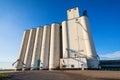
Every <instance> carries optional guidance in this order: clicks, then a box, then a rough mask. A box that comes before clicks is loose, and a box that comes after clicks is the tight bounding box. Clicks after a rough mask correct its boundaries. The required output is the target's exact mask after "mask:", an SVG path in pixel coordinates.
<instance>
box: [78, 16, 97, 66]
mask: <svg viewBox="0 0 120 80" xmlns="http://www.w3.org/2000/svg"><path fill="white" fill-rule="evenodd" d="M80 19H81V25H82V27H83V28H84V29H83V30H84V31H83V35H84V42H85V47H86V55H87V62H88V68H99V66H98V65H99V61H98V56H97V53H96V50H95V46H94V43H93V39H92V34H91V31H90V25H89V21H88V17H87V16H82V17H81V18H80Z"/></svg>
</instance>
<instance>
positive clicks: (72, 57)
mask: <svg viewBox="0 0 120 80" xmlns="http://www.w3.org/2000/svg"><path fill="white" fill-rule="evenodd" d="M67 15H68V20H66V21H63V22H62V23H61V24H58V23H52V24H51V25H44V26H43V27H38V28H34V29H30V30H26V31H25V32H24V35H23V39H22V43H21V47H20V51H19V57H18V60H17V66H16V70H21V69H23V70H29V69H31V70H38V69H40V70H48V69H49V70H56V69H82V70H84V69H98V68H99V59H98V58H99V57H98V55H97V53H96V50H95V46H94V42H93V39H92V34H91V31H90V25H89V21H88V16H87V11H83V15H82V16H80V15H79V10H78V7H75V8H73V9H69V10H67Z"/></svg>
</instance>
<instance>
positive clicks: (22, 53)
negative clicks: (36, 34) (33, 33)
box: [16, 30, 30, 70]
mask: <svg viewBox="0 0 120 80" xmlns="http://www.w3.org/2000/svg"><path fill="white" fill-rule="evenodd" d="M29 33H30V31H29V30H25V31H24V34H23V38H22V42H21V46H20V51H19V56H18V60H17V64H16V70H22V68H23V62H24V57H25V53H26V48H27V44H28V38H29Z"/></svg>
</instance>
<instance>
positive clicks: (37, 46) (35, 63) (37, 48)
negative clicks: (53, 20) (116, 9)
mask: <svg viewBox="0 0 120 80" xmlns="http://www.w3.org/2000/svg"><path fill="white" fill-rule="evenodd" d="M42 35H43V28H40V27H38V28H37V29H36V36H35V43H34V49H33V56H32V62H31V66H32V67H31V70H37V69H39V65H40V56H41V45H42Z"/></svg>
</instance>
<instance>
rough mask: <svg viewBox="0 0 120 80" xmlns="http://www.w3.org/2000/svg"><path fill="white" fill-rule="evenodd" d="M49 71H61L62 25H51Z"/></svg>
mask: <svg viewBox="0 0 120 80" xmlns="http://www.w3.org/2000/svg"><path fill="white" fill-rule="evenodd" d="M49 69H50V70H52V69H60V25H59V24H56V23H53V24H52V25H51V40H50V56H49Z"/></svg>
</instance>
